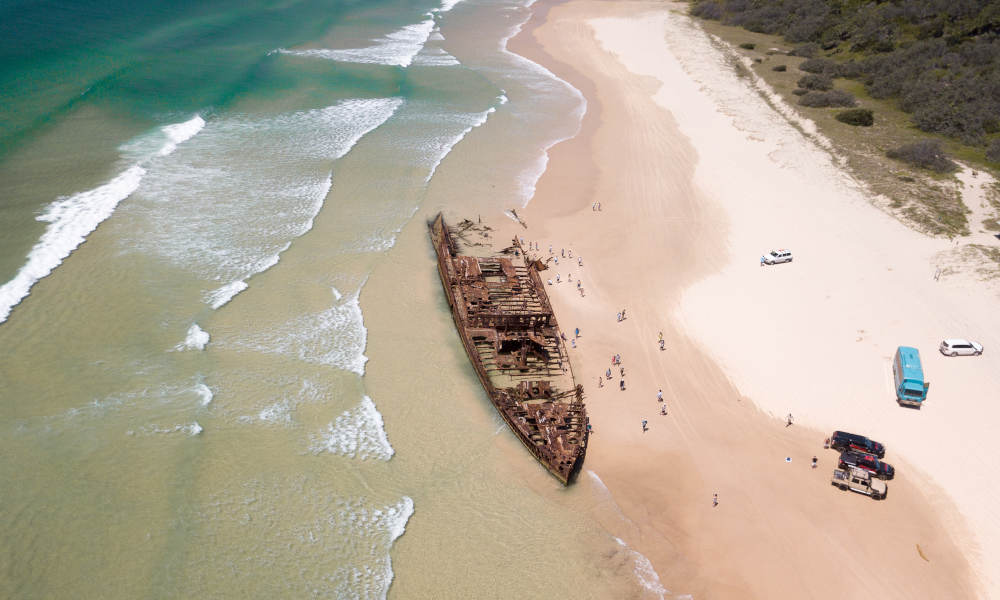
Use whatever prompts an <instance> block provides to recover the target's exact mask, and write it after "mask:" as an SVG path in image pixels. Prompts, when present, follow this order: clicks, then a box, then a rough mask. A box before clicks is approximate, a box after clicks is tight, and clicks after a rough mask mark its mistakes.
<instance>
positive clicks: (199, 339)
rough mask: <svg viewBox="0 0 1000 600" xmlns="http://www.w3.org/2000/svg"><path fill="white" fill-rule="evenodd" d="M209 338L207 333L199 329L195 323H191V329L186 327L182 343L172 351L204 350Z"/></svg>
mask: <svg viewBox="0 0 1000 600" xmlns="http://www.w3.org/2000/svg"><path fill="white" fill-rule="evenodd" d="M209 338H210V336H209V335H208V332H207V331H205V330H204V329H202V328H201V327H199V326H198V324H197V323H193V324H192V325H191V327H188V331H187V336H186V337H185V338H184V341H183V342H181V343H180V344H177V345H176V346H174V350H178V351H182V350H204V349H205V346H207V345H208V340H209Z"/></svg>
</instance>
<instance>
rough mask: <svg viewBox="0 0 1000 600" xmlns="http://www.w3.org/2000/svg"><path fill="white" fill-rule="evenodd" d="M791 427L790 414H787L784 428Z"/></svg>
mask: <svg viewBox="0 0 1000 600" xmlns="http://www.w3.org/2000/svg"><path fill="white" fill-rule="evenodd" d="M791 426H792V413H788V416H787V417H785V427H791Z"/></svg>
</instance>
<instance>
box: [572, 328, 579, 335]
mask: <svg viewBox="0 0 1000 600" xmlns="http://www.w3.org/2000/svg"><path fill="white" fill-rule="evenodd" d="M573 333H574V334H575V336H576V337H580V328H579V327H577V328H576V331H574V332H573Z"/></svg>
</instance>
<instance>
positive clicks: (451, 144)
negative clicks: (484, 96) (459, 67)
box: [424, 94, 507, 183]
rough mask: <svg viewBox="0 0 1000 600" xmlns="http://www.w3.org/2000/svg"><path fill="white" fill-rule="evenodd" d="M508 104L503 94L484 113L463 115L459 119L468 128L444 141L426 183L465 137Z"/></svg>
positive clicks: (425, 181) (425, 179) (425, 180)
mask: <svg viewBox="0 0 1000 600" xmlns="http://www.w3.org/2000/svg"><path fill="white" fill-rule="evenodd" d="M506 103H507V96H506V94H501V95H500V96H498V97H497V102H496V104H494V105H493V106H491V107H489V108H488V109H486V110H484V111H483V112H481V113H472V114H468V115H461V116H460V117H459V118H460V119H462V122H464V123H465V124H466V125H467V126H466V128H465V129H463V130H462V132H461V133H459V134H458V135H456V136H455V137H453V138H451V139H447V140H442V141H441V142H440V148H439V152H438V158H437V160H435V161H434V164H433V165H431V169H430V172H429V173H427V177H425V178H424V183H430V180H431V179H432V178H433V177H434V173H436V172H437V169H438V167H439V166H441V162H442V161H444V159H445V158H446V157H447V156H448V155H449V154H451V151H452V150H453V149H454V148H455V146H457V145H458V143H459V142H461V141H462V140H463V139H465V136H467V135H469V134H470V133H472V130H473V129H476V128H478V127H482V126H483V125H485V124H486V121H488V120H489V118H490V115H491V114H493V113H495V112H496V111H497V107H498V106H503V105H504V104H506Z"/></svg>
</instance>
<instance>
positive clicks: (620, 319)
mask: <svg viewBox="0 0 1000 600" xmlns="http://www.w3.org/2000/svg"><path fill="white" fill-rule="evenodd" d="M621 321H622V314H621V313H618V322H619V323H621Z"/></svg>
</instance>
